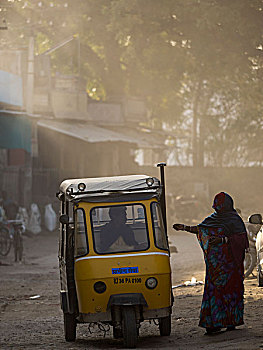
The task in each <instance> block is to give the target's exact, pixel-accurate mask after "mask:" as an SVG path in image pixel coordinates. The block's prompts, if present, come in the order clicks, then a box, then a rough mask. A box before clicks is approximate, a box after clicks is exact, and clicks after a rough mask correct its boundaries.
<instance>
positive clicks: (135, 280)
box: [113, 277, 142, 284]
mask: <svg viewBox="0 0 263 350" xmlns="http://www.w3.org/2000/svg"><path fill="white" fill-rule="evenodd" d="M113 282H114V284H124V283H142V279H141V278H140V277H121V278H118V277H115V278H114V279H113Z"/></svg>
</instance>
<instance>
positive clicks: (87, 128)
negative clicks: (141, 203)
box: [37, 119, 160, 148]
mask: <svg viewBox="0 0 263 350" xmlns="http://www.w3.org/2000/svg"><path fill="white" fill-rule="evenodd" d="M37 125H38V126H40V127H44V128H47V129H50V130H53V131H57V132H59V133H62V134H65V135H68V136H71V137H74V138H77V139H80V140H83V141H86V142H91V143H96V142H128V143H131V144H135V145H136V146H137V147H140V148H156V147H158V148H159V147H160V145H156V144H154V143H151V142H149V141H148V140H145V139H144V138H143V137H142V136H140V135H138V136H136V135H135V134H136V133H134V135H129V134H128V130H127V133H126V132H125V130H124V129H122V131H121V132H118V131H114V130H110V129H107V128H104V127H101V126H96V125H94V124H89V123H82V122H76V121H75V122H69V121H58V120H52V119H45V120H43V119H42V120H39V121H38V122H37ZM137 134H139V133H137Z"/></svg>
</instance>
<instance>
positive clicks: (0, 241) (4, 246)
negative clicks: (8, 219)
mask: <svg viewBox="0 0 263 350" xmlns="http://www.w3.org/2000/svg"><path fill="white" fill-rule="evenodd" d="M11 243H12V242H11V238H10V235H9V231H8V229H7V228H5V227H0V255H2V256H6V255H7V254H8V253H9V252H10V249H11Z"/></svg>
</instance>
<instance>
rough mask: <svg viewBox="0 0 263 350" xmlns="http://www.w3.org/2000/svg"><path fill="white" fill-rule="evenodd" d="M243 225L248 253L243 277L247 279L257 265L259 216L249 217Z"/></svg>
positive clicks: (260, 221)
mask: <svg viewBox="0 0 263 350" xmlns="http://www.w3.org/2000/svg"><path fill="white" fill-rule="evenodd" d="M245 225H246V229H247V236H248V241H249V251H248V252H246V254H245V260H244V277H245V278H247V277H248V276H250V275H251V274H252V275H253V271H254V268H255V267H256V265H257V249H256V240H257V234H258V232H259V231H260V229H261V226H262V216H261V214H253V215H250V216H249V218H248V222H246V223H245Z"/></svg>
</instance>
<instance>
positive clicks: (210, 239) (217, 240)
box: [209, 237, 225, 245]
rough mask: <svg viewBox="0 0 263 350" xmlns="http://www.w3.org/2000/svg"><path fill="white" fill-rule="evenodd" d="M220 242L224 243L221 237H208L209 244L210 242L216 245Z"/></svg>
mask: <svg viewBox="0 0 263 350" xmlns="http://www.w3.org/2000/svg"><path fill="white" fill-rule="evenodd" d="M220 243H225V242H224V241H223V238H222V237H210V238H209V244H211V245H218V244H220Z"/></svg>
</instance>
